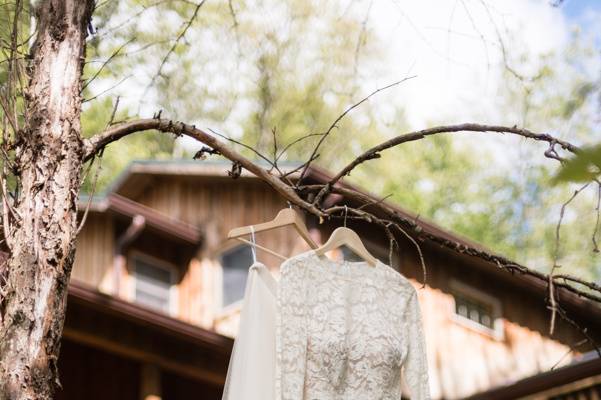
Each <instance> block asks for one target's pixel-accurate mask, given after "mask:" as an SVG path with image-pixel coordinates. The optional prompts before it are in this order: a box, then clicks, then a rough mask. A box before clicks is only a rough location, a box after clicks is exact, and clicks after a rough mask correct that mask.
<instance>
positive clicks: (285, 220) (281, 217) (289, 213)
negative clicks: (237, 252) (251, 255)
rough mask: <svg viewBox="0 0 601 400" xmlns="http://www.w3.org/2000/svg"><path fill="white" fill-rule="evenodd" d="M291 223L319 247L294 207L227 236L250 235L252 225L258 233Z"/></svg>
mask: <svg viewBox="0 0 601 400" xmlns="http://www.w3.org/2000/svg"><path fill="white" fill-rule="evenodd" d="M290 225H292V226H293V227H294V228H296V230H297V232H298V233H299V235H301V237H302V238H303V239H305V242H307V243H308V244H309V246H311V248H312V249H316V248H317V247H318V246H317V244H316V243H315V242H314V241H313V239H311V235H310V234H309V230H308V229H307V226H306V225H305V223H304V221H303V219H302V218H301V217H300V216H299V215H298V213H297V212H296V211H294V210H293V209H292V208H284V209H282V210H280V212H279V213H278V215H276V216H275V218H274V219H273V220H271V221H269V222H263V223H261V224H257V225H249V226H242V227H240V228H234V229H232V230H231V231H230V232H229V233H228V234H227V237H228V238H229V239H236V238H240V237H241V236H246V235H249V234H251V232H252V230H251V226H252V228H253V229H254V231H255V233H258V232H264V231H270V230H272V229H277V228H282V227H284V226H290Z"/></svg>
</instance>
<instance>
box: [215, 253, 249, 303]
mask: <svg viewBox="0 0 601 400" xmlns="http://www.w3.org/2000/svg"><path fill="white" fill-rule="evenodd" d="M252 262H253V258H252V250H251V248H250V246H238V247H235V248H233V249H231V250H228V251H226V252H224V253H223V254H222V255H221V266H222V267H223V305H224V306H226V305H228V304H232V303H234V302H236V301H238V300H241V299H242V298H243V297H244V288H245V287H246V278H247V276H248V269H249V268H250V266H251V264H252Z"/></svg>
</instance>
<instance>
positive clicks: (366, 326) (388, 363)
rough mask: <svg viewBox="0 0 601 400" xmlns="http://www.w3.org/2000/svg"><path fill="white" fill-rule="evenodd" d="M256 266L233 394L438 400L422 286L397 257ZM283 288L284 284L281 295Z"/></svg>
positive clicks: (237, 398) (231, 382) (237, 397)
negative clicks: (275, 268) (433, 394)
mask: <svg viewBox="0 0 601 400" xmlns="http://www.w3.org/2000/svg"><path fill="white" fill-rule="evenodd" d="M280 272H281V278H280V281H279V282H275V280H274V279H273V277H272V276H271V274H270V273H269V271H268V270H267V269H266V268H265V267H264V266H262V265H260V264H255V266H253V267H252V268H251V272H250V276H249V280H248V283H247V293H246V295H245V299H244V307H243V311H242V315H241V324H240V333H239V334H238V337H237V339H236V343H235V345H234V352H233V354H232V359H231V362H230V367H229V370H228V377H227V380H226V387H225V392H224V397H223V399H224V400H272V399H273V400H393V399H394V400H399V399H400V398H401V375H403V376H404V379H405V381H406V382H407V384H408V387H409V390H410V392H411V399H412V400H428V399H429V398H430V396H429V389H428V374H427V362H426V351H425V344H424V338H423V332H422V324H421V316H420V311H419V304H418V301H417V293H416V291H415V289H414V288H413V286H412V285H411V283H410V282H409V281H408V280H407V279H405V278H404V277H403V276H402V275H400V274H399V273H398V272H396V271H394V270H393V269H392V268H390V267H388V266H387V265H385V264H383V263H381V262H378V263H377V265H376V266H375V267H373V266H370V265H369V264H367V263H366V262H348V261H343V262H335V261H331V260H329V259H328V258H326V257H320V256H317V255H316V254H315V252H314V251H309V252H306V253H302V254H300V255H298V256H295V257H292V258H290V259H288V260H287V261H285V262H284V263H283V264H282V266H281V268H280ZM274 293H277V294H276V295H275V296H274Z"/></svg>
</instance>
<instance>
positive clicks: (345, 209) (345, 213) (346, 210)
mask: <svg viewBox="0 0 601 400" xmlns="http://www.w3.org/2000/svg"><path fill="white" fill-rule="evenodd" d="M347 216H348V207H347V206H346V204H345V205H344V227H345V228H346V217H347Z"/></svg>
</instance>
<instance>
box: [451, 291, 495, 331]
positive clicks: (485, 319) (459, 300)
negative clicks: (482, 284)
mask: <svg viewBox="0 0 601 400" xmlns="http://www.w3.org/2000/svg"><path fill="white" fill-rule="evenodd" d="M455 313H456V314H457V315H460V316H462V317H463V318H467V319H469V320H471V321H474V322H475V323H477V324H480V325H482V326H485V327H487V328H489V329H493V317H492V315H493V307H492V305H491V304H487V303H485V302H481V301H478V300H474V299H470V298H469V297H467V296H463V295H461V294H455Z"/></svg>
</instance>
